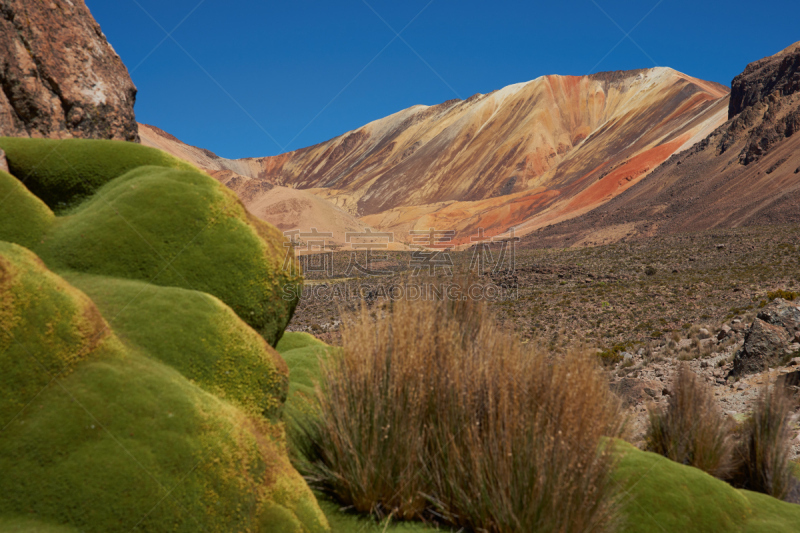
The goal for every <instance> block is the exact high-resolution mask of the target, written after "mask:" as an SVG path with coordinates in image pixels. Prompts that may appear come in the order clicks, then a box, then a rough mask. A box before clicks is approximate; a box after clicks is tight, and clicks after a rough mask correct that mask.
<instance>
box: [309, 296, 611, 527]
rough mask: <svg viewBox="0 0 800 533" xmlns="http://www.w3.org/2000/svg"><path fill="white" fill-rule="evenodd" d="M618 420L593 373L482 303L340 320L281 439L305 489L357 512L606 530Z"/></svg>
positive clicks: (409, 305) (408, 305)
mask: <svg viewBox="0 0 800 533" xmlns="http://www.w3.org/2000/svg"><path fill="white" fill-rule="evenodd" d="M623 421H624V417H623V416H621V411H620V405H619V402H618V400H617V399H616V398H615V397H614V396H613V395H612V394H611V392H610V389H609V387H608V384H607V382H606V380H605V378H604V377H603V373H602V371H601V370H600V369H599V368H596V367H595V366H594V365H592V364H591V362H590V361H589V360H587V358H586V357H584V356H581V355H579V354H572V355H568V356H567V357H566V358H565V359H559V360H556V361H553V360H551V359H550V358H548V357H546V356H545V355H544V354H542V353H540V352H535V351H532V350H531V349H529V348H527V345H522V344H521V343H520V342H519V341H518V340H517V339H516V337H515V336H513V335H511V334H509V333H508V332H505V331H502V330H499V329H498V328H497V326H496V325H495V320H494V318H493V317H492V316H491V315H490V314H489V312H488V311H487V309H486V307H485V306H484V305H483V304H479V303H475V302H472V301H467V302H447V301H437V302H430V301H429V302H408V301H406V300H399V301H395V302H394V304H393V307H392V308H391V309H384V310H383V314H382V316H380V317H379V319H378V320H377V321H375V320H372V319H370V317H369V316H368V314H367V313H366V312H364V311H361V312H360V313H358V314H356V315H354V316H350V317H348V318H347V319H346V320H345V321H344V326H343V329H342V350H341V353H340V354H338V355H337V356H336V357H334V358H332V359H331V360H330V362H328V363H325V364H324V365H323V369H322V377H321V380H320V386H319V389H318V392H317V398H316V407H315V408H314V412H313V414H312V415H311V416H310V417H308V418H306V419H304V420H300V421H298V423H297V427H298V428H299V432H298V433H297V434H296V435H294V436H293V439H294V441H295V443H296V444H297V445H298V449H299V450H300V452H301V455H302V457H301V459H300V460H299V463H300V464H299V468H300V470H301V471H302V472H304V473H305V474H306V475H307V479H308V480H309V482H310V484H311V485H312V486H313V487H314V488H316V489H318V490H322V491H324V492H327V493H328V494H330V495H331V496H333V497H334V498H336V499H337V500H338V501H339V502H340V503H341V504H343V505H347V506H351V507H352V508H353V509H355V510H356V511H359V512H364V513H372V514H375V515H378V516H387V515H391V516H393V517H395V518H398V519H420V518H422V519H431V520H434V521H439V522H445V523H447V524H450V525H453V526H456V527H457V528H464V529H466V530H469V531H485V532H489V533H500V532H503V533H515V532H519V533H522V532H529V531H534V530H535V531H563V532H582V531H590V530H591V531H605V530H608V529H609V528H611V527H612V526H613V522H614V516H615V512H614V510H615V505H616V492H615V488H614V487H615V486H616V485H615V483H614V482H613V480H612V478H611V477H610V474H611V472H612V469H613V467H614V461H615V459H614V454H613V453H612V450H610V449H607V448H606V447H605V446H603V445H602V441H601V439H602V437H603V436H618V435H620V433H621V432H622V427H623V423H624V422H623Z"/></svg>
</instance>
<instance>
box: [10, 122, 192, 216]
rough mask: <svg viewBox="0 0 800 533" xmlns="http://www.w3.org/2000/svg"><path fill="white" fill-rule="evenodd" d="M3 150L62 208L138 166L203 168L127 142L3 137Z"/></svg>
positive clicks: (14, 168)
mask: <svg viewBox="0 0 800 533" xmlns="http://www.w3.org/2000/svg"><path fill="white" fill-rule="evenodd" d="M0 148H2V149H3V150H5V152H6V158H7V160H8V166H9V169H10V171H11V174H13V175H14V176H15V177H17V178H18V179H20V180H21V181H22V182H23V183H24V184H25V185H26V186H27V187H28V189H30V190H31V192H33V194H35V195H36V196H38V197H39V198H41V199H42V200H43V201H44V202H45V203H46V204H47V205H48V206H50V208H51V209H55V210H57V211H61V210H64V209H69V208H70V207H72V206H74V205H77V204H78V203H80V202H81V201H82V200H83V199H85V198H87V197H89V196H91V195H92V194H94V192H95V191H96V190H97V189H99V188H100V187H102V186H103V185H104V184H106V183H108V182H109V181H111V180H112V179H114V178H116V177H119V176H121V175H123V174H125V173H126V172H128V171H129V170H133V169H134V168H137V167H141V166H144V165H156V166H161V167H168V168H176V169H184V170H197V169H196V168H195V167H194V166H192V165H190V164H189V163H187V162H186V161H183V160H180V159H178V158H176V157H173V156H171V155H169V154H167V153H166V152H162V151H161V150H157V149H155V148H149V147H147V146H142V145H141V144H137V143H130V142H122V141H105V140H95V139H28V138H18V137H0Z"/></svg>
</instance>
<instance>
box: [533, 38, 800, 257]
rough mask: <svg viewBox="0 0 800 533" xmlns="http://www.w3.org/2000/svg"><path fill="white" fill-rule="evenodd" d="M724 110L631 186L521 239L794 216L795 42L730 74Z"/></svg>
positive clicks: (797, 155) (606, 238)
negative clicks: (706, 130) (707, 130)
mask: <svg viewBox="0 0 800 533" xmlns="http://www.w3.org/2000/svg"><path fill="white" fill-rule="evenodd" d="M728 114H729V117H730V119H729V120H728V121H726V122H725V123H724V124H723V125H721V126H720V127H719V128H717V129H716V130H715V131H713V132H712V133H711V134H710V135H709V136H708V137H706V138H705V139H703V140H702V141H701V142H699V143H697V144H696V145H695V146H693V147H692V148H691V149H690V150H688V151H685V152H683V153H680V154H677V155H674V156H672V157H671V158H670V159H669V160H668V161H666V162H665V163H664V164H663V165H661V166H660V167H659V168H658V169H656V170H655V171H654V172H653V173H651V174H650V175H649V176H647V177H646V178H645V179H643V180H641V181H640V182H639V183H638V184H637V185H636V186H634V187H631V188H630V189H629V190H627V191H626V192H624V193H623V194H621V195H619V196H618V197H616V198H614V199H613V200H611V201H609V202H608V203H607V204H605V205H603V206H601V207H599V208H597V209H595V210H594V211H592V212H591V213H588V214H586V215H584V216H581V217H578V218H575V219H573V220H570V221H566V222H563V223H560V224H554V225H552V226H551V227H548V228H544V229H541V230H540V231H537V232H536V233H534V234H532V235H530V237H529V239H528V243H529V244H530V245H534V246H539V245H544V246H563V245H570V244H595V243H598V244H599V243H604V242H612V241H616V240H620V239H623V238H634V237H637V236H651V235H658V234H666V233H680V232H689V231H700V230H706V229H711V228H718V227H720V228H734V227H739V226H750V225H764V224H781V223H796V222H800V135H796V133H797V132H798V130H800V42H798V43H795V44H793V45H792V46H790V47H788V48H786V49H785V50H783V51H781V52H779V53H778V54H775V55H773V56H771V57H767V58H764V59H761V60H759V61H756V62H754V63H751V64H750V65H748V66H747V68H746V69H745V70H744V72H743V73H742V74H741V75H739V76H737V77H736V78H735V79H734V80H733V83H732V91H731V100H730V106H729V109H728Z"/></svg>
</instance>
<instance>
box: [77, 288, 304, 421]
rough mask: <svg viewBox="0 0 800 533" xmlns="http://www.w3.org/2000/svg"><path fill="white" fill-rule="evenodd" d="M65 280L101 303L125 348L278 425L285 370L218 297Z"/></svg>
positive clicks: (180, 291) (278, 360)
mask: <svg viewBox="0 0 800 533" xmlns="http://www.w3.org/2000/svg"><path fill="white" fill-rule="evenodd" d="M65 277H66V279H67V280H68V281H69V282H70V283H71V284H73V285H74V286H76V287H78V288H79V289H81V290H82V291H84V292H85V293H86V294H88V295H89V296H90V297H91V298H92V300H93V301H94V302H96V303H97V305H98V306H99V308H100V310H101V311H102V312H103V315H104V316H106V317H108V319H109V320H111V321H112V325H113V327H114V330H115V331H116V332H117V333H118V334H119V335H120V336H121V338H122V339H124V340H125V341H126V342H131V343H133V344H135V345H136V346H138V347H141V348H143V349H145V350H146V351H147V352H148V353H149V354H150V355H151V356H153V357H155V358H157V359H159V360H160V361H163V362H164V363H166V364H168V365H170V366H172V367H173V368H175V369H177V370H179V371H180V372H181V373H182V374H183V375H184V376H186V377H187V378H189V379H191V380H193V381H194V382H196V383H197V384H198V385H199V386H201V387H202V388H204V389H205V390H207V391H208V392H211V393H213V394H216V395H217V396H219V397H221V398H225V399H227V400H229V401H231V402H233V403H237V404H239V405H240V406H242V407H243V408H244V409H245V410H246V411H247V412H249V413H254V414H259V415H263V416H266V417H270V418H275V417H277V416H278V415H279V414H280V412H281V411H282V409H283V403H284V401H285V400H286V394H287V389H288V383H289V370H288V368H287V366H286V363H284V361H283V359H282V358H281V356H280V355H279V354H278V352H276V351H275V349H274V348H272V347H271V346H269V345H268V344H267V343H266V341H264V339H263V338H262V337H261V336H260V335H259V334H258V333H256V332H255V331H254V330H253V329H252V328H250V327H248V326H247V324H245V323H244V322H242V320H241V319H239V317H237V316H236V314H235V313H234V312H233V311H232V310H231V309H230V308H229V307H227V306H226V305H225V304H223V303H222V302H221V301H219V300H218V299H217V298H215V297H213V296H211V295H209V294H206V293H203V292H197V291H190V290H186V289H178V288H174V287H159V286H157V285H148V284H147V283H144V282H141V281H130V280H122V279H116V278H109V277H105V276H94V275H89V274H79V273H74V272H73V273H66V274H65Z"/></svg>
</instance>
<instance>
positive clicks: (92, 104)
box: [0, 0, 139, 141]
mask: <svg viewBox="0 0 800 533" xmlns="http://www.w3.org/2000/svg"><path fill="white" fill-rule="evenodd" d="M0 89H2V90H0V135H5V136H14V137H51V138H72V137H76V138H96V139H117V140H124V141H138V140H139V134H138V126H137V124H136V119H135V116H134V112H133V105H134V102H135V101H136V87H135V86H134V85H133V82H132V81H131V78H130V76H129V75H128V70H127V69H126V68H125V65H124V64H123V63H122V60H121V59H120V58H119V56H118V55H117V53H116V52H115V51H114V49H113V48H112V47H111V45H110V44H109V43H108V41H107V40H106V37H105V35H103V32H102V31H101V30H100V26H99V25H98V24H97V22H96V21H95V20H94V18H93V17H92V14H91V13H90V12H89V8H87V7H86V4H85V3H84V0H36V1H31V0H0Z"/></svg>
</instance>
